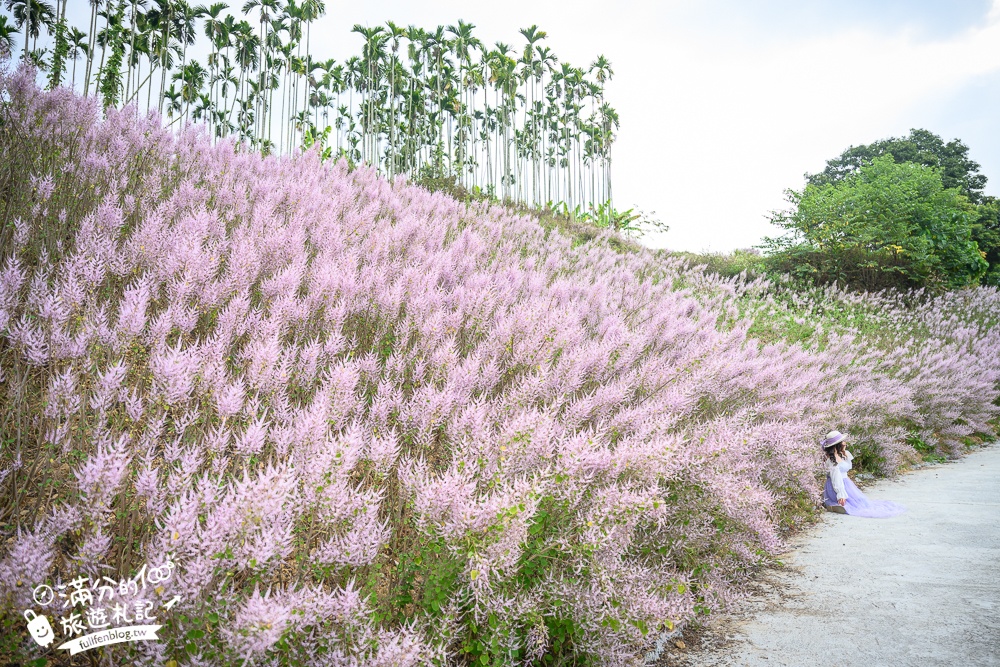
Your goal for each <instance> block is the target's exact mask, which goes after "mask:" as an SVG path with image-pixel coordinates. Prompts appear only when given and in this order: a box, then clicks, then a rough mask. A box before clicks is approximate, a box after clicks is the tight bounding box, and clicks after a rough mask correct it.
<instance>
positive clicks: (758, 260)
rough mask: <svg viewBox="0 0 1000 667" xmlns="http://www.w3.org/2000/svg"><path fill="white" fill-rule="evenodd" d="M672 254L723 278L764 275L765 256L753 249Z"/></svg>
mask: <svg viewBox="0 0 1000 667" xmlns="http://www.w3.org/2000/svg"><path fill="white" fill-rule="evenodd" d="M671 254H673V255H675V256H677V257H682V258H684V259H686V260H688V261H689V262H690V264H691V265H692V266H703V267H705V272H706V273H713V274H715V275H718V276H722V277H723V278H733V277H735V276H738V275H740V274H743V273H745V274H746V275H747V276H748V277H751V278H755V277H757V276H760V275H763V273H764V271H765V266H764V257H763V256H762V255H761V254H760V252H759V251H757V250H753V249H739V250H734V251H732V252H731V253H728V254H726V253H717V252H711V253H693V252H677V253H671Z"/></svg>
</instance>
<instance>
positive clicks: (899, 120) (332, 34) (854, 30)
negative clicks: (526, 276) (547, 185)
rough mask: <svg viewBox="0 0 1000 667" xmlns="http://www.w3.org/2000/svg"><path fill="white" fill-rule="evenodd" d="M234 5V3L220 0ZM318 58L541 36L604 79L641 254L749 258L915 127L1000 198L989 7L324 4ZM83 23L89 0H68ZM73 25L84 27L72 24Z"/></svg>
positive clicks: (996, 0) (891, 0)
mask: <svg viewBox="0 0 1000 667" xmlns="http://www.w3.org/2000/svg"><path fill="white" fill-rule="evenodd" d="M230 4H231V5H233V6H234V7H235V6H239V5H242V4H243V2H242V0H230ZM326 5H327V16H326V17H324V18H323V19H321V20H320V21H319V22H318V23H317V24H316V25H314V27H313V33H312V44H313V51H314V53H315V54H316V56H317V57H323V58H329V57H333V58H337V59H338V60H342V59H343V58H345V57H347V56H350V55H354V54H357V53H358V52H359V49H360V44H361V37H360V36H359V35H355V34H352V33H350V28H351V26H352V25H354V24H355V23H361V24H366V25H376V24H383V23H384V22H385V21H386V20H392V21H395V22H396V23H399V24H402V25H407V24H415V25H419V26H421V27H425V28H433V27H435V26H437V25H438V24H442V25H448V24H453V23H455V22H456V21H457V20H458V19H463V20H465V21H468V22H471V23H474V24H475V25H476V26H477V28H476V31H475V32H476V34H477V36H478V37H479V38H480V39H482V40H483V41H484V42H487V43H490V44H492V43H493V42H495V41H503V42H506V43H508V44H513V45H516V46H518V47H519V46H520V45H521V44H522V42H523V40H522V38H521V36H520V35H519V34H518V32H517V31H518V29H519V28H522V27H527V26H529V25H531V24H538V26H539V27H540V28H541V29H543V30H545V31H547V32H548V35H549V37H548V39H547V40H546V45H548V46H549V47H551V48H552V49H553V50H554V51H555V53H556V54H557V55H558V56H559V58H560V59H561V60H565V61H569V62H571V63H572V64H574V65H581V66H582V65H588V64H589V63H590V62H591V61H592V60H593V59H594V57H595V56H597V55H598V54H601V53H603V54H604V55H605V56H607V57H608V58H609V59H610V60H611V63H612V66H613V68H614V72H615V77H614V80H613V81H612V82H611V84H610V85H609V86H608V93H607V97H608V101H609V102H611V104H612V105H614V106H615V107H616V108H617V109H618V111H619V113H620V115H621V121H622V128H621V131H620V134H619V137H618V142H617V144H616V146H615V148H614V151H613V159H614V167H613V184H614V188H615V199H616V207H620V208H627V207H630V206H637V207H639V208H641V209H643V210H645V211H647V212H648V211H655V212H656V217H658V218H659V219H661V220H662V221H664V222H666V223H667V224H669V225H670V231H669V232H667V233H666V234H662V235H660V234H657V235H649V236H647V237H645V238H644V240H643V241H644V242H645V243H646V244H647V245H650V246H652V247H669V248H672V249H676V250H693V251H699V250H717V251H727V250H732V249H733V248H741V247H749V246H751V245H754V244H756V243H758V242H759V241H760V239H761V237H762V236H765V235H768V234H771V235H774V234H776V233H777V232H779V231H780V230H778V229H776V228H773V227H771V225H770V224H769V223H768V222H767V220H766V217H765V216H766V214H767V213H768V212H769V211H770V210H772V209H775V208H781V207H783V205H784V199H783V191H784V189H785V188H790V187H793V188H799V187H801V186H802V184H803V182H804V181H803V174H804V173H806V172H810V173H811V172H816V171H820V170H822V168H823V166H824V163H825V161H826V160H827V159H829V158H832V157H834V156H836V155H838V154H839V153H840V152H841V151H843V150H844V149H845V148H847V147H848V146H849V145H852V144H853V145H858V144H863V143H869V142H871V141H874V140H876V139H881V138H885V137H889V136H901V135H905V134H907V133H908V132H909V129H910V128H912V127H923V128H926V129H928V130H930V131H932V132H934V133H936V134H939V135H941V137H942V138H943V139H945V140H946V141H947V140H950V139H954V138H959V139H961V140H963V141H964V142H965V144H966V145H968V146H969V147H970V149H971V150H970V155H971V157H972V158H973V159H974V160H976V161H978V162H979V163H980V164H981V165H982V169H981V172H982V173H984V174H985V175H986V176H987V177H988V178H989V179H990V182H989V184H988V185H987V188H986V191H987V193H990V194H994V195H1000V0H947V1H940V0H757V1H755V2H746V1H744V0H699V1H697V2H696V1H695V0H688V1H686V2H679V1H667V2H644V1H640V0H619V1H618V2H617V3H614V2H608V1H607V0H604V1H602V2H595V1H593V0H577V1H573V2H569V1H566V2H554V1H552V0H506V1H505V2H503V3H486V2H475V3H471V2H469V1H468V0H463V1H459V0H424V1H421V2H413V1H412V0H411V1H403V0H362V1H358V2H350V3H343V2H339V1H331V0H327V2H326ZM69 14H70V19H71V21H74V22H76V23H78V24H80V25H86V22H87V20H89V4H88V2H87V0H69ZM74 16H76V17H77V18H74Z"/></svg>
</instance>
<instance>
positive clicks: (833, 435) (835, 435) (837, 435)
mask: <svg viewBox="0 0 1000 667" xmlns="http://www.w3.org/2000/svg"><path fill="white" fill-rule="evenodd" d="M846 438H847V436H846V435H844V434H843V433H841V432H840V431H830V432H829V433H827V434H826V437H825V438H823V440H822V442H820V443H819V444H821V445H823V449H826V448H827V447H833V446H834V445H836V444H837V443H838V442H843V441H844V440H845V439H846Z"/></svg>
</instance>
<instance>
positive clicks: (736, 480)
mask: <svg viewBox="0 0 1000 667" xmlns="http://www.w3.org/2000/svg"><path fill="white" fill-rule="evenodd" d="M0 100H2V103H0V122H2V124H0V164H2V165H3V167H2V169H3V175H2V177H0V178H2V180H0V183H2V189H0V211H2V216H3V218H2V222H3V228H2V231H0V234H2V237H0V239H2V254H0V331H2V333H0V373H2V378H0V392H2V396H0V432H2V433H3V449H2V451H0V489H2V492H0V522H2V524H3V525H2V530H3V535H2V538H3V542H2V548H0V549H2V550H0V609H2V610H3V615H0V624H2V625H0V637H2V639H0V654H2V655H3V656H4V657H7V658H8V659H10V660H25V659H32V658H37V657H39V656H42V657H44V656H45V655H52V654H53V651H52V649H50V650H49V652H48V653H43V652H42V649H40V648H38V647H37V646H35V645H34V644H33V643H32V642H31V641H30V639H29V638H28V637H27V635H26V633H25V632H24V630H23V627H24V626H23V625H22V623H23V621H22V619H21V616H20V613H21V610H23V609H27V608H34V609H36V611H38V612H42V611H46V610H43V609H39V608H38V607H37V606H36V605H34V603H33V602H32V599H31V591H32V588H33V587H34V586H35V585H37V584H40V583H45V582H56V581H63V582H65V581H68V580H69V579H71V578H73V577H74V576H76V575H77V574H87V575H90V576H93V577H98V576H110V577H112V578H115V579H121V578H125V577H131V576H133V575H135V574H136V572H137V571H139V570H140V568H141V567H142V566H143V565H147V566H149V567H152V566H157V565H161V564H163V563H165V562H166V561H167V560H168V559H170V560H171V561H172V562H174V563H176V565H177V568H176V576H175V577H174V578H172V579H171V580H170V581H168V582H166V583H165V584H164V585H162V586H161V587H158V588H156V589H153V590H146V591H139V592H137V593H136V594H135V596H134V599H130V600H129V601H130V602H150V603H152V604H153V605H154V607H155V608H156V610H157V612H156V613H157V619H158V620H157V622H159V623H162V624H163V625H164V628H163V629H162V630H161V631H160V636H161V638H162V640H161V641H159V642H140V643H134V644H119V645H117V646H114V647H107V648H104V649H100V651H104V652H105V653H104V654H103V659H104V660H105V661H107V662H109V663H111V664H149V665H162V664H164V663H166V662H167V661H168V660H176V661H178V664H186V665H229V664H239V661H241V660H243V661H247V662H245V663H243V664H279V665H314V664H324V665H325V664H331V665H334V664H335V665H348V664H365V665H411V664H474V663H477V664H481V665H485V664H495V665H500V664H514V663H523V664H628V663H631V662H634V661H635V660H636V659H637V656H639V655H641V652H642V651H643V650H644V649H645V648H647V647H648V646H649V644H650V643H651V641H652V640H653V639H655V636H656V633H657V631H658V630H659V629H662V628H664V627H673V626H674V624H677V623H683V622H687V621H689V620H690V619H692V618H695V617H696V616H697V615H699V614H706V613H711V612H712V611H714V610H717V609H719V608H721V607H723V606H724V605H726V604H727V603H728V602H730V601H731V600H733V599H734V598H736V597H738V596H739V595H740V594H741V592H742V591H743V590H744V589H745V586H746V584H747V583H748V582H749V581H750V579H751V578H752V577H753V573H754V572H755V569H756V568H757V567H758V566H759V565H760V564H761V563H763V562H766V561H767V560H768V558H769V557H770V556H771V555H772V554H773V553H775V552H776V550H777V549H778V548H779V547H780V544H781V537H782V534H783V532H784V531H785V530H787V529H788V528H790V527H792V526H794V525H796V524H798V523H800V522H803V521H806V520H808V519H809V518H810V517H811V516H812V514H813V513H814V511H815V510H816V507H817V502H818V497H819V481H820V478H819V476H818V475H819V474H820V471H821V470H822V467H821V457H820V452H819V449H818V445H817V442H818V440H819V438H820V437H822V435H823V434H825V432H826V431H828V430H829V429H831V428H839V429H841V430H844V431H847V432H849V433H850V434H851V436H852V443H853V446H854V447H855V449H856V450H857V452H858V453H859V461H860V462H862V463H863V464H865V465H866V466H867V467H868V468H869V469H873V470H878V471H881V472H882V473H883V474H892V473H894V472H895V471H897V470H898V469H899V468H900V466H902V465H904V464H905V462H906V461H907V460H908V459H912V458H914V457H915V456H916V454H915V453H914V450H913V449H912V447H911V446H910V445H909V444H907V442H906V439H907V437H910V438H911V439H912V438H913V437H919V439H920V442H921V443H922V446H926V447H932V448H940V449H941V450H944V451H951V452H955V453H957V452H958V451H960V449H961V446H962V442H963V438H966V437H967V436H969V435H970V434H974V433H976V432H987V431H989V429H990V426H989V420H990V419H991V418H993V417H994V416H995V415H996V413H997V407H996V406H995V405H994V404H993V400H994V399H995V398H996V396H997V380H998V378H1000V359H998V355H1000V333H998V329H997V327H996V326H995V324H996V319H997V317H998V313H1000V295H998V293H997V291H996V290H995V289H985V288H980V289H976V290H968V291H965V292H961V293H956V294H952V295H947V296H945V297H940V298H937V299H933V300H929V301H925V302H922V303H921V304H920V305H918V306H912V305H909V304H907V303H905V302H904V301H903V300H902V298H894V297H890V296H887V295H881V296H878V295H852V294H847V293H843V292H836V291H834V290H827V291H824V292H816V293H814V294H802V295H797V294H795V293H792V292H789V291H788V290H786V289H784V288H783V287H782V286H781V285H780V284H776V283H771V282H767V281H765V280H763V279H759V278H758V279H755V280H748V279H744V278H741V277H733V278H729V279H724V278H721V277H719V276H717V275H713V274H708V273H705V272H704V271H702V270H699V269H696V268H693V267H691V266H690V265H689V263H687V262H685V261H684V260H682V259H677V258H673V259H671V258H667V257H663V256H661V255H657V254H654V253H650V252H647V251H642V250H640V251H637V252H622V249H623V246H622V245H621V243H620V242H618V241H617V239H616V237H614V236H613V235H610V234H607V233H601V234H599V235H597V236H595V237H594V238H591V239H589V240H587V241H586V242H582V243H577V242H575V241H574V239H573V238H572V237H570V236H567V235H565V234H563V233H560V232H559V231H557V230H554V229H548V230H546V229H544V228H543V227H541V226H540V225H539V224H537V222H536V221H535V220H533V219H532V218H531V217H529V216H521V215H514V214H511V213H510V212H508V211H507V210H505V209H503V208H498V207H495V206H490V205H488V204H466V203H461V202H458V201H456V200H454V199H451V198H449V197H447V196H444V195H442V194H431V193H429V192H427V191H426V190H422V189H419V188H415V187H411V186H409V185H407V184H406V183H405V182H403V181H402V180H399V181H396V182H395V183H394V184H392V183H389V182H387V181H385V180H383V179H381V178H379V177H378V176H377V175H376V174H375V173H374V172H372V171H370V170H367V169H357V170H354V171H348V169H347V168H346V167H345V166H344V165H343V164H339V163H338V164H324V163H322V162H321V161H320V160H319V158H318V157H317V155H316V154H315V153H307V154H304V155H300V156H297V157H294V158H278V157H267V158H262V157H260V156H259V155H255V154H250V153H246V152H242V151H240V150H238V149H237V148H236V147H234V146H233V145H231V144H227V143H222V144H219V145H216V146H212V145H211V142H209V141H207V140H206V138H205V137H204V136H203V135H202V134H200V133H199V132H198V131H196V130H189V131H185V132H183V133H181V134H179V135H177V136H174V135H172V134H169V133H167V132H165V131H163V130H161V129H160V124H159V121H158V119H156V118H136V117H135V115H134V114H133V113H132V110H130V109H126V110H124V111H121V112H115V111H113V110H110V111H108V112H107V114H108V116H107V118H106V119H104V120H99V116H100V111H99V110H98V109H97V108H96V107H95V106H94V104H93V102H92V101H90V100H86V99H80V98H77V97H74V96H72V95H71V94H68V93H66V92H64V91H57V92H54V93H43V92H40V91H38V90H37V89H36V88H35V86H34V84H33V75H32V74H31V73H28V72H24V71H19V72H17V73H15V74H12V75H10V74H6V73H4V74H2V75H0ZM859 313H861V314H863V316H861V315H858V314H859ZM858 322H864V323H867V324H865V326H860V327H859V326H857V324H858ZM793 325H794V326H798V327H803V328H804V329H803V331H805V329H808V333H801V335H799V334H797V333H795V331H794V327H793ZM866 327H867V328H866ZM174 596H180V598H181V602H180V603H178V604H176V606H173V607H171V608H170V609H169V610H167V609H164V604H165V603H166V601H167V600H170V599H172V598H173V597H174ZM70 611H72V609H71V610H70ZM48 613H52V610H48ZM56 613H57V614H58V613H62V614H66V613H69V612H67V611H65V610H57V612H56ZM61 638H62V637H60V639H61Z"/></svg>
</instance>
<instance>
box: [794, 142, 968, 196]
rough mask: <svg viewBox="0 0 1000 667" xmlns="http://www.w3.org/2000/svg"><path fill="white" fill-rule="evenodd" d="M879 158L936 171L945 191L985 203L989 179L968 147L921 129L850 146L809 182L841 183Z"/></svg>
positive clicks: (809, 178) (808, 178) (811, 177)
mask: <svg viewBox="0 0 1000 667" xmlns="http://www.w3.org/2000/svg"><path fill="white" fill-rule="evenodd" d="M878 157H888V158H890V159H892V160H893V161H894V162H896V163H897V164H902V163H904V162H912V163H914V164H921V165H924V166H925V167H931V168H934V169H937V170H938V171H939V172H940V174H941V182H942V183H943V184H944V187H945V188H947V189H950V188H957V189H958V190H959V191H960V192H961V193H962V194H963V195H965V197H966V198H967V199H968V200H969V201H970V202H972V203H974V204H979V203H981V202H982V200H983V187H985V186H986V177H985V176H983V175H982V174H980V173H979V163H978V162H974V161H973V160H970V159H969V147H968V146H966V145H965V144H963V143H962V142H961V141H960V140H958V139H955V140H953V141H949V142H948V143H945V142H944V141H943V140H942V139H941V137H939V136H938V135H936V134H934V133H932V132H929V131H927V130H920V129H911V130H910V135H909V136H907V137H898V138H897V137H890V138H889V139H881V140H879V141H876V142H874V143H871V144H867V145H864V146H851V147H850V148H848V149H847V150H845V151H844V152H843V153H841V154H840V155H839V156H837V157H835V158H833V159H832V160H828V161H827V163H826V168H825V169H824V170H823V171H821V172H820V173H818V174H812V175H808V174H807V175H806V179H807V180H808V182H809V184H810V185H830V184H834V183H839V182H841V181H843V180H845V179H846V178H848V177H849V176H851V175H853V174H857V173H858V172H859V171H860V170H861V168H862V167H864V166H866V165H869V164H871V163H872V162H873V161H874V160H875V159H876V158H878Z"/></svg>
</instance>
